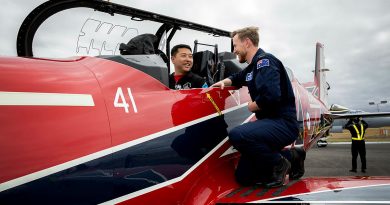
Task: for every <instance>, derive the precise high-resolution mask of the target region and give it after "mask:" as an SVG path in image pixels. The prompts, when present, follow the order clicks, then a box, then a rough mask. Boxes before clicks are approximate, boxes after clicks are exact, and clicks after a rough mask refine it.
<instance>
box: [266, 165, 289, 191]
mask: <svg viewBox="0 0 390 205" xmlns="http://www.w3.org/2000/svg"><path fill="white" fill-rule="evenodd" d="M290 168H291V165H290V162H288V160H287V159H286V158H284V157H282V158H281V159H280V161H279V163H278V164H277V165H275V167H274V169H273V173H272V181H271V182H269V183H267V184H266V185H265V186H266V187H268V188H273V187H279V186H282V185H283V184H284V181H285V178H286V175H287V174H288V172H289V171H290Z"/></svg>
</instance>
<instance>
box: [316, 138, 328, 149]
mask: <svg viewBox="0 0 390 205" xmlns="http://www.w3.org/2000/svg"><path fill="white" fill-rule="evenodd" d="M326 146H328V141H327V137H321V138H320V139H319V140H318V141H317V147H326Z"/></svg>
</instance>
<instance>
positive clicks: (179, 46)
mask: <svg viewBox="0 0 390 205" xmlns="http://www.w3.org/2000/svg"><path fill="white" fill-rule="evenodd" d="M179 48H188V49H190V51H191V52H192V49H191V47H190V46H189V45H186V44H177V45H176V46H173V48H172V49H171V56H174V55H176V53H177V52H178V51H179Z"/></svg>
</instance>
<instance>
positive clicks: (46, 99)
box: [0, 91, 95, 106]
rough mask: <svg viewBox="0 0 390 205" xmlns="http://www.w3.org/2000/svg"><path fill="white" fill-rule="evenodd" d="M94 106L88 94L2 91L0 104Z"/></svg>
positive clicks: (0, 92)
mask: <svg viewBox="0 0 390 205" xmlns="http://www.w3.org/2000/svg"><path fill="white" fill-rule="evenodd" d="M1 105H7V106H15V105H16V106H28V105H30V106H95V103H94V101H93V98H92V95H90V94H69V93H37V92H3V91H0V106H1Z"/></svg>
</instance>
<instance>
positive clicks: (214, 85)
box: [211, 80, 225, 90]
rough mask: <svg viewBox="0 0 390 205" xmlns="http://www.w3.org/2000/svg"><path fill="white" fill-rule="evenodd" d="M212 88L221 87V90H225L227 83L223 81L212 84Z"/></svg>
mask: <svg viewBox="0 0 390 205" xmlns="http://www.w3.org/2000/svg"><path fill="white" fill-rule="evenodd" d="M211 87H220V88H221V90H223V88H224V87H225V83H223V81H222V80H221V81H219V82H216V83H214V84H212V85H211Z"/></svg>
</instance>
